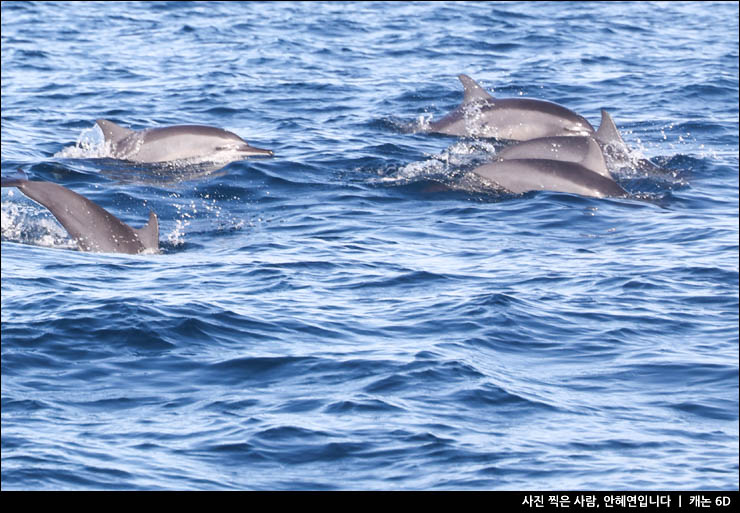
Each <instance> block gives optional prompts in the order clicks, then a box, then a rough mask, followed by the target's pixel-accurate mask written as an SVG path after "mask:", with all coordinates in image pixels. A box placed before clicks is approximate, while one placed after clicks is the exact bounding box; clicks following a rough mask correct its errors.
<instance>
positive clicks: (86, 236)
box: [2, 178, 159, 254]
mask: <svg viewBox="0 0 740 513" xmlns="http://www.w3.org/2000/svg"><path fill="white" fill-rule="evenodd" d="M2 186H3V187H17V188H18V190H20V191H21V192H22V193H23V194H25V195H26V196H28V197H29V198H31V199H32V200H34V201H36V202H37V203H40V204H41V205H43V206H44V207H46V208H47V209H49V212H51V213H52V215H53V216H54V217H56V218H57V220H58V221H59V222H60V223H61V225H62V226H63V227H64V229H65V230H67V233H69V235H70V237H72V238H73V239H74V241H75V242H76V243H77V246H78V247H79V248H80V249H81V250H82V251H93V252H103V253H127V254H136V253H140V252H141V251H143V250H145V249H155V250H156V249H158V247H159V241H158V236H159V227H158V222H157V216H156V215H155V214H154V213H153V212H152V213H151V214H150V216H149V223H147V225H146V226H144V227H143V228H140V229H139V230H135V229H134V228H131V227H130V226H129V225H127V224H126V223H124V222H123V221H121V220H120V219H118V218H117V217H116V216H114V215H113V214H111V213H110V212H108V211H107V210H105V209H104V208H103V207H101V206H99V205H97V204H96V203H94V202H92V201H90V200H89V199H87V198H85V197H84V196H82V195H81V194H77V193H76V192H74V191H71V190H69V189H67V188H66V187H62V186H61V185H57V184H55V183H51V182H37V181H30V180H25V179H18V178H7V179H6V178H3V179H2Z"/></svg>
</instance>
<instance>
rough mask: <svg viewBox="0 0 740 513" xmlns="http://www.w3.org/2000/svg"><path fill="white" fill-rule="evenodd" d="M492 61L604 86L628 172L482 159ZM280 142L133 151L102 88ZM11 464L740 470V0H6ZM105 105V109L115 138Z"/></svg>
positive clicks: (537, 477)
mask: <svg viewBox="0 0 740 513" xmlns="http://www.w3.org/2000/svg"><path fill="white" fill-rule="evenodd" d="M460 73H466V74H468V75H470V76H471V77H473V78H474V79H476V80H478V81H479V82H480V83H481V84H482V85H483V86H484V87H485V88H487V89H488V90H489V91H493V93H494V94H495V95H499V96H502V97H515V96H522V97H533V98H541V99H546V100H550V101H555V102H558V103H560V104H563V105H565V106H567V107H568V108H570V109H572V110H574V111H576V112H578V113H579V114H581V115H583V116H585V117H586V118H587V119H589V120H590V121H591V122H592V124H594V125H597V126H598V122H599V113H600V109H601V108H606V109H607V110H609V112H610V113H611V114H612V116H613V117H614V119H615V121H616V123H617V126H618V127H619V128H620V130H621V131H622V135H623V137H624V139H625V140H626V142H627V143H628V144H629V145H630V146H631V147H633V148H634V149H635V151H637V152H639V153H640V154H641V155H642V156H644V157H646V158H650V159H652V161H653V162H654V163H656V164H658V165H659V166H660V167H661V168H663V171H661V172H644V171H642V170H640V169H639V168H637V167H630V166H623V167H622V168H620V169H613V171H614V172H615V173H616V177H617V181H618V182H619V183H620V184H621V185H622V186H623V187H624V188H625V189H627V190H628V191H629V192H630V197H629V198H618V199H617V198H607V199H597V198H587V197H581V196H577V195H572V194H564V193H554V192H539V193H527V194H524V195H507V194H501V193H497V192H494V191H487V190H485V189H482V188H480V187H476V186H474V185H473V184H472V183H471V181H470V170H471V169H472V167H474V165H475V164H476V163H480V162H482V161H485V160H486V159H490V158H492V156H493V155H495V152H496V151H497V149H499V148H500V147H501V144H500V143H499V142H495V141H490V140H484V139H474V138H460V137H450V136H441V135H430V134H425V133H423V131H422V130H420V128H422V127H423V126H424V125H425V123H427V122H428V121H429V120H430V119H435V118H438V117H440V116H442V115H443V114H445V113H446V112H448V111H449V110H451V109H452V108H454V107H455V106H457V104H458V103H459V102H460V100H461V98H462V87H461V85H460V83H459V82H458V80H457V78H456V76H457V75H458V74H460ZM98 118H106V119H110V120H113V121H115V122H118V123H120V124H122V125H124V126H128V127H132V128H136V129H141V128H146V127H151V126H162V125H172V124H190V123H195V124H208V125H214V126H218V127H223V128H226V129H228V130H231V131H233V132H235V133H237V134H239V135H240V136H242V137H243V138H244V139H246V140H247V141H249V142H250V143H251V144H253V145H255V146H258V147H261V148H269V149H272V150H273V151H274V152H275V156H274V157H273V158H271V159H251V160H244V161H240V162H235V163H231V164H229V165H228V166H226V167H224V168H223V169H221V170H218V171H209V172H204V173H199V174H198V173H188V172H186V171H187V170H186V171H183V170H165V171H162V170H159V171H157V172H155V171H153V170H147V169H132V168H130V167H127V166H125V165H121V164H120V163H118V162H116V161H113V160H112V159H109V158H106V156H105V154H104V153H101V152H100V144H99V143H100V141H99V134H96V131H95V130H93V125H94V121H95V119H98ZM1 135H2V173H3V175H10V174H14V173H16V171H17V170H18V169H21V170H23V171H24V172H25V173H26V174H27V175H28V176H29V177H30V178H31V179H35V180H48V181H53V182H56V183H59V184H61V185H64V186H65V187H68V188H70V189H73V190H75V191H77V192H79V193H81V194H83V195H85V196H87V197H89V198H90V199H92V200H93V201H95V202H97V203H99V204H100V205H102V206H103V207H104V208H106V209H108V210H110V211H111V212H112V213H114V214H115V215H117V216H119V217H121V219H123V220H124V221H125V222H127V223H129V224H131V225H133V226H140V225H142V224H144V222H145V221H146V218H147V215H148V213H149V210H150V209H152V210H154V211H156V212H157V214H158V215H159V218H160V230H161V233H160V238H161V246H162V251H161V252H160V253H159V254H145V255H136V256H129V255H114V254H95V253H83V252H80V251H78V250H77V249H76V247H75V245H74V244H73V243H72V242H71V241H70V240H69V238H68V236H67V235H66V232H65V231H64V229H63V228H61V226H59V225H58V224H57V223H56V221H55V220H54V218H53V217H52V216H51V215H50V214H49V213H48V211H46V209H44V208H43V207H41V206H40V205H38V204H36V203H34V202H32V201H30V200H29V199H27V198H26V197H25V196H23V195H22V194H21V193H20V192H18V191H17V190H15V189H9V188H4V189H3V190H2V474H1V477H2V488H3V489H42V490H50V489H135V490H144V489H247V490H252V489H271V490H272V489H278V490H280V489H291V490H305V489H390V490H416V489H466V490H470V489H474V490H507V489H509V490H511V489H520V490H534V489H581V490H583V489H619V490H625V489H651V490H658V489H687V490H693V489H725V490H732V489H735V490H736V489H737V488H738V484H739V479H738V460H737V454H738V4H737V3H736V2H694V3H663V2H657V3H651V2H639V3H629V2H627V3H624V2H614V3H612V2H607V3H588V2H586V3H584V2H553V3H539V2H537V3H489V2H473V3H465V2H463V3H457V2H455V3H448V2H418V3H417V2H413V3H409V2H369V3H365V2H357V3H356V2H350V3H344V2H287V3H285V2H256V3H251V2H249V3H241V2H223V3H210V2H209V3H187V2H184V3H181V2H171V3H170V2H143V3H118V2H89V3H88V2H83V3H76V2H72V3H64V2H38V3H37V2H30V3H26V2H3V3H2V132H1ZM96 137H98V139H96Z"/></svg>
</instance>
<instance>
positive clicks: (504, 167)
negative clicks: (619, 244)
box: [473, 159, 627, 198]
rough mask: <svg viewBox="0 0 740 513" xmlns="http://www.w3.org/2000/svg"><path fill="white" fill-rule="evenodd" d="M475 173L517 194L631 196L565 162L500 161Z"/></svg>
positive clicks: (617, 187)
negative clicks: (539, 192) (564, 193)
mask: <svg viewBox="0 0 740 513" xmlns="http://www.w3.org/2000/svg"><path fill="white" fill-rule="evenodd" d="M473 173H475V174H476V175H478V176H479V177H482V178H484V179H485V180H488V181H491V182H493V183H495V184H496V185H498V186H499V187H502V188H504V189H506V190H508V191H510V192H513V193H515V194H521V193H524V192H528V191H557V192H569V193H574V194H580V195H582V196H594V197H597V198H603V197H605V196H617V197H624V196H627V191H625V190H624V189H622V187H620V185H619V184H618V183H617V182H615V181H614V180H612V179H611V178H607V177H605V176H602V175H600V174H599V173H596V172H594V171H591V170H590V169H588V168H586V167H584V166H582V165H581V164H577V163H575V162H566V161H562V160H551V159H513V160H499V161H497V162H492V163H490V164H484V165H482V166H479V167H477V168H475V169H473Z"/></svg>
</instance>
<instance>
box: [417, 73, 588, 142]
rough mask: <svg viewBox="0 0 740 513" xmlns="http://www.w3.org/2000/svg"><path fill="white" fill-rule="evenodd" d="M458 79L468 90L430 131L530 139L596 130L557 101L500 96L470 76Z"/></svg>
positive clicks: (459, 76)
mask: <svg viewBox="0 0 740 513" xmlns="http://www.w3.org/2000/svg"><path fill="white" fill-rule="evenodd" d="M458 78H459V79H460V82H462V85H463V88H464V90H465V93H464V97H463V101H462V103H461V104H460V106H459V107H457V108H456V109H455V110H453V111H452V112H450V113H449V114H447V115H446V116H445V117H443V118H442V119H440V120H439V121H435V122H433V123H430V125H429V129H428V130H427V131H428V132H434V133H440V134H447V135H461V136H478V137H494V138H496V139H511V140H515V141H526V140H529V139H535V138H538V137H550V136H559V135H569V136H570V135H590V134H593V133H594V131H595V130H594V127H593V126H591V123H589V122H588V121H587V120H586V118H584V117H582V116H579V115H578V114H576V113H575V112H573V111H571V110H569V109H566V108H565V107H563V106H562V105H558V104H557V103H552V102H548V101H545V100H536V99H533V98H502V99H497V98H494V97H493V96H491V95H490V94H488V93H487V92H486V91H485V90H484V89H483V88H482V87H481V86H480V85H478V84H477V83H476V82H475V80H473V79H472V78H470V77H469V76H467V75H458Z"/></svg>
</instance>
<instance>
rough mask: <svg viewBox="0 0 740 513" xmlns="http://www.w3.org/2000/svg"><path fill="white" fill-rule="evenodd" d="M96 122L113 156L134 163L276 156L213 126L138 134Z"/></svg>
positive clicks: (163, 129) (151, 130) (150, 130)
mask: <svg viewBox="0 0 740 513" xmlns="http://www.w3.org/2000/svg"><path fill="white" fill-rule="evenodd" d="M95 123H97V125H98V126H99V127H100V129H101V130H102V131H103V136H104V137H105V142H106V143H110V147H111V152H112V156H113V157H114V158H116V159H121V160H129V161H132V162H143V163H154V162H169V161H173V160H198V161H218V162H220V161H228V162H234V161H237V160H242V159H244V158H246V157H250V156H255V155H261V156H272V155H273V152H272V151H271V150H263V149H260V148H255V147H253V146H250V145H249V143H247V142H246V141H245V140H244V139H242V138H241V137H239V136H238V135H236V134H234V133H232V132H229V131H227V130H223V129H221V128H216V127H212V126H203V125H178V126H168V127H161V128H150V129H148V130H141V131H136V130H130V129H128V128H124V127H122V126H119V125H117V124H115V123H113V122H112V121H107V120H105V119H98V120H97V121H95Z"/></svg>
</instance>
